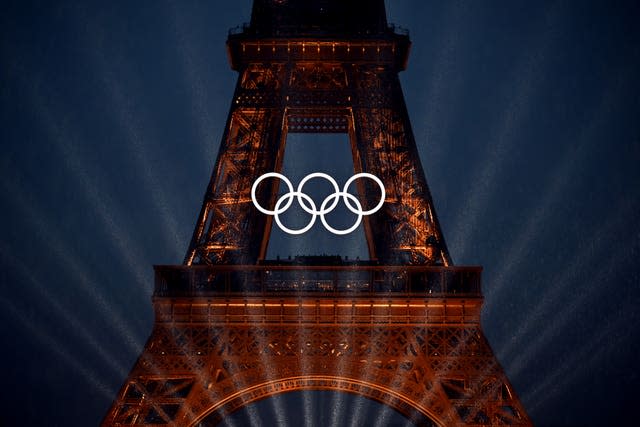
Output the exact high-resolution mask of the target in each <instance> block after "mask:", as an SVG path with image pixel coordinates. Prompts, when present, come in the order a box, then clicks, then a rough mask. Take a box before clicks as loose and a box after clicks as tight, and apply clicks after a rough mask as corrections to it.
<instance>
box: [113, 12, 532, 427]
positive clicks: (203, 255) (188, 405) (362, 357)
mask: <svg viewBox="0 0 640 427" xmlns="http://www.w3.org/2000/svg"><path fill="white" fill-rule="evenodd" d="M227 46H228V51H229V58H230V61H231V65H232V68H233V69H235V70H237V71H238V72H239V74H240V75H239V79H238V83H237V86H236V88H235V93H234V96H233V99H232V102H231V109H230V112H229V117H228V120H227V124H226V128H225V131H224V135H223V138H222V143H221V147H220V152H219V154H218V158H217V160H216V164H215V167H214V170H213V174H212V177H211V180H210V183H209V185H208V187H207V190H206V193H205V198H204V202H203V206H202V210H201V212H200V215H199V217H198V219H197V223H196V227H195V230H194V234H193V237H192V240H191V243H190V245H189V248H188V250H187V254H186V257H185V261H184V265H182V266H164V267H161V266H157V267H156V288H155V294H154V299H153V305H154V309H155V325H154V328H153V332H152V334H151V337H150V338H149V340H148V342H147V344H146V346H145V348H144V350H143V352H142V355H141V356H140V358H139V359H138V361H137V363H136V364H135V366H134V368H133V369H132V371H131V373H130V375H129V377H128V378H127V380H126V381H125V384H124V385H123V387H122V389H121V391H120V393H119V394H118V396H117V398H116V400H115V401H114V403H113V405H112V407H111V409H110V410H109V412H108V414H107V416H106V417H105V419H104V421H103V424H102V425H103V426H131V425H174V426H200V427H204V426H212V425H215V424H217V423H218V422H219V421H220V420H222V419H223V418H224V417H225V416H226V415H227V414H229V413H231V412H233V411H235V410H237V409H239V408H242V407H244V406H245V405H248V404H250V403H252V402H254V401H257V400H260V399H263V398H267V397H269V396H273V395H275V394H279V393H284V392H289V391H295V390H336V391H343V392H346V393H356V394H359V395H362V396H365V397H367V398H370V399H373V400H376V401H379V402H382V403H383V404H385V405H389V406H391V407H392V408H394V409H396V410H397V411H398V412H400V413H402V414H404V415H405V416H406V417H407V418H408V419H410V420H412V421H413V422H414V423H415V424H416V425H422V426H441V427H442V426H487V425H492V426H504V425H513V426H530V425H531V421H530V420H529V418H528V416H527V414H526V412H525V411H524V409H523V407H522V405H521V403H520V402H519V400H518V398H517V396H516V394H515V392H514V390H513V388H512V386H511V385H510V383H509V381H508V380H507V378H506V376H505V374H504V372H503V370H502V368H501V367H500V364H499V363H498V361H497V360H496V358H495V356H494V355H493V352H492V350H491V348H490V346H489V344H488V342H487V341H486V339H485V338H484V335H483V333H482V329H481V326H480V309H481V306H482V294H481V291H480V268H479V267H454V266H453V265H452V262H451V259H450V256H449V253H448V250H447V247H446V243H445V241H444V238H443V235H442V232H441V229H440V225H439V223H438V219H437V216H436V213H435V209H434V207H433V202H432V199H431V195H430V193H429V189H428V186H427V182H426V179H425V176H424V172H423V169H422V166H421V164H420V159H419V156H418V152H417V148H416V143H415V140H414V136H413V133H412V130H411V125H410V122H409V117H408V113H407V110H406V106H405V102H404V99H403V95H402V90H401V87H400V82H399V79H398V73H399V72H400V71H402V70H403V69H404V68H405V67H406V63H407V59H408V51H409V46H410V41H409V37H408V35H407V34H406V33H405V32H401V31H399V30H398V29H396V28H394V27H391V26H389V25H388V24H387V22H386V16H385V9H384V2H383V0H351V1H345V0H339V1H338V0H313V1H310V0H281V1H275V0H254V5H253V13H252V19H251V23H250V24H249V25H245V26H243V27H241V28H239V29H237V30H234V31H232V32H230V35H229V38H228V41H227ZM289 132H307V133H346V134H348V136H349V140H350V143H351V149H352V153H353V163H354V171H355V172H368V173H371V174H374V175H376V176H377V177H379V178H380V179H381V180H382V182H383V183H384V186H385V190H386V200H385V203H384V205H383V208H382V209H381V210H380V211H378V212H376V213H375V214H373V215H370V216H367V217H365V219H364V221H363V224H364V230H365V236H366V239H367V244H368V249H369V255H370V259H371V260H370V261H369V262H368V263H366V265H357V263H351V264H345V265H316V264H314V265H313V267H311V266H304V265H292V264H295V262H294V263H290V264H289V265H275V264H274V263H273V262H270V261H268V260H265V254H266V250H267V245H268V241H269V233H270V230H271V225H272V217H271V216H268V215H264V214H262V213H260V212H259V211H258V210H257V209H255V207H254V206H253V204H252V201H251V187H252V184H253V182H254V181H255V179H257V178H258V177H259V176H261V175H262V174H264V173H267V172H279V171H280V170H281V168H282V161H283V155H284V146H285V141H286V138H287V134H288V133H289ZM277 191H278V188H277V186H276V184H275V183H274V184H273V185H261V186H260V187H259V188H258V191H257V193H256V197H257V199H258V200H259V202H260V204H261V205H262V206H271V207H273V206H274V204H275V199H276V196H277ZM358 193H359V195H358V197H359V199H360V201H361V204H362V205H363V206H367V207H371V206H373V205H375V203H376V202H375V201H376V200H377V199H378V198H379V190H378V189H377V188H376V187H375V186H374V185H371V186H369V185H368V184H367V185H364V184H359V186H358ZM285 264H286V263H285ZM299 264H304V263H303V262H302V263H299Z"/></svg>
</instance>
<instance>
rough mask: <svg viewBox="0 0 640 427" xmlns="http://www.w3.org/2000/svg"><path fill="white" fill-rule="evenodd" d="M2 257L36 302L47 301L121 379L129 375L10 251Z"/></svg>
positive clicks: (48, 306)
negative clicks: (24, 281) (36, 295)
mask: <svg viewBox="0 0 640 427" xmlns="http://www.w3.org/2000/svg"><path fill="white" fill-rule="evenodd" d="M0 256H2V257H5V258H7V259H8V260H9V262H10V264H11V265H13V266H14V267H16V268H17V269H18V270H19V271H20V274H21V275H22V276H23V277H25V278H26V279H27V280H28V281H29V282H30V283H31V285H32V287H33V288H35V290H36V291H37V292H38V293H39V298H35V299H34V300H36V301H38V300H40V301H46V302H47V308H52V309H53V311H54V312H55V314H56V315H57V316H58V317H60V318H62V319H63V320H64V321H65V323H67V324H68V325H69V326H71V330H72V331H73V332H76V333H77V334H79V335H80V338H82V339H83V340H84V342H85V343H87V344H89V346H90V347H91V348H92V349H93V351H94V352H95V353H96V354H97V355H98V357H99V358H100V359H102V361H103V362H104V363H105V364H107V365H108V366H109V367H110V368H111V369H112V370H113V371H114V372H115V373H116V374H118V375H119V376H120V377H121V378H123V377H125V376H126V375H127V371H126V369H125V368H124V367H122V365H120V364H119V363H118V362H117V361H116V360H115V358H114V357H113V355H111V354H107V352H106V349H105V348H104V347H103V346H101V345H100V344H99V343H98V341H97V340H96V338H95V337H94V335H93V334H92V333H91V332H89V330H88V329H87V328H86V327H85V326H84V325H83V323H82V322H81V321H79V320H78V319H77V318H76V317H75V316H73V315H72V314H71V313H70V312H69V310H67V309H66V308H64V307H63V306H62V304H61V303H60V301H58V298H57V297H56V296H55V295H53V294H51V293H50V292H49V291H48V290H47V288H46V287H45V286H42V282H41V281H40V280H38V279H37V278H36V277H35V275H34V274H33V273H32V272H31V271H30V270H29V269H28V268H27V267H26V266H25V265H24V264H23V263H22V262H21V261H20V260H19V259H17V258H16V257H14V256H12V255H11V254H10V253H9V251H8V250H6V249H5V248H2V247H0Z"/></svg>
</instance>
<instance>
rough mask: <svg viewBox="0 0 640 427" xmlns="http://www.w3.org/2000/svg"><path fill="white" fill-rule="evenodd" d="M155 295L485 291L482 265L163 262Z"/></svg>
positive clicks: (436, 294)
mask: <svg viewBox="0 0 640 427" xmlns="http://www.w3.org/2000/svg"><path fill="white" fill-rule="evenodd" d="M154 270H155V294H154V295H155V296H158V297H177V296H216V295H225V294H232V295H237V294H239V293H242V294H247V295H271V294H274V295H276V294H282V295H284V294H295V295H299V296H301V295H304V294H310V295H323V296H330V295H336V296H339V295H349V296H355V295H362V296H375V295H378V294H387V293H393V294H394V295H395V294H398V295H402V294H408V295H411V296H421V297H445V296H460V297H464V296H468V297H479V296H481V272H482V268H481V267H430V266H429V267H428V266H371V265H366V266H357V265H355V266H354V265H349V266H299V265H294V266H292V265H220V266H185V265H158V266H155V267H154Z"/></svg>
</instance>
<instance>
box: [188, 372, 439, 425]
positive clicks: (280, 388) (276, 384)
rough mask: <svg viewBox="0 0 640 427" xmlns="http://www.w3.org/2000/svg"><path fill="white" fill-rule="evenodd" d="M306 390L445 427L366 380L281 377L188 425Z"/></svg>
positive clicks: (232, 397)
mask: <svg viewBox="0 0 640 427" xmlns="http://www.w3.org/2000/svg"><path fill="white" fill-rule="evenodd" d="M305 390H329V391H339V392H345V393H351V394H355V395H358V396H362V397H365V398H368V399H371V400H373V401H376V402H379V403H381V404H383V405H386V406H388V407H390V408H392V409H395V410H396V411H397V412H399V413H400V414H402V415H404V416H405V417H406V418H407V419H409V420H411V421H412V422H413V423H414V424H415V425H416V426H420V427H444V426H445V424H443V423H442V422H436V421H434V419H436V417H435V415H434V414H431V413H430V412H431V411H430V410H429V408H425V407H422V406H421V404H420V402H415V401H411V400H410V399H407V397H406V396H403V395H402V394H400V393H397V392H395V391H394V390H391V389H389V388H387V387H382V386H380V385H377V384H373V383H369V382H367V381H359V380H353V379H350V378H344V377H337V376H326V375H307V376H297V377H289V378H281V379H278V380H272V381H267V382H264V383H262V384H256V385H255V386H253V387H250V388H248V389H244V390H240V391H238V392H237V393H234V394H232V395H230V396H228V397H227V398H226V399H224V400H222V401H219V402H216V403H215V404H212V405H211V406H210V407H209V408H208V409H207V410H206V411H205V413H204V414H202V416H200V417H198V418H197V419H196V420H194V422H193V423H192V424H191V426H192V427H209V426H214V425H217V424H218V423H219V422H221V421H222V420H223V419H224V418H225V417H226V416H228V415H230V414H231V413H233V412H235V411H237V410H240V409H242V408H243V407H245V406H247V405H249V404H251V403H254V402H257V401H259V400H262V399H266V398H269V397H273V396H276V395H279V394H284V393H290V392H295V391H305Z"/></svg>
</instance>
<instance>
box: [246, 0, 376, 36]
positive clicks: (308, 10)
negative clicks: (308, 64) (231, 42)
mask: <svg viewBox="0 0 640 427" xmlns="http://www.w3.org/2000/svg"><path fill="white" fill-rule="evenodd" d="M251 28H252V29H253V30H254V31H255V33H256V34H260V35H263V36H268V37H282V36H284V37H292V36H293V37H327V36H331V35H334V36H335V35H343V36H346V37H350V38H351V37H355V36H363V37H369V36H376V35H378V36H379V35H383V34H385V33H386V32H387V31H388V28H387V19H386V13H385V8H384V1H383V0H353V1H345V0H255V1H254V2H253V11H252V13H251Z"/></svg>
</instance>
